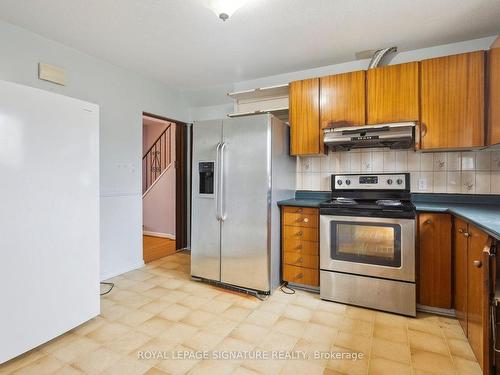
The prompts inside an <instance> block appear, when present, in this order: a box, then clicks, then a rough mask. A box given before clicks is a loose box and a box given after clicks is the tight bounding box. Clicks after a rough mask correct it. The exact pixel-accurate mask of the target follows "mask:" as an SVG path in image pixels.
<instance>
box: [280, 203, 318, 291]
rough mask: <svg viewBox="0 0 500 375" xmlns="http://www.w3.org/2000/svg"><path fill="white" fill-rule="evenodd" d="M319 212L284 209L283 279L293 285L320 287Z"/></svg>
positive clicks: (302, 208)
mask: <svg viewBox="0 0 500 375" xmlns="http://www.w3.org/2000/svg"><path fill="white" fill-rule="evenodd" d="M318 221H319V210H318V209H317V208H308V207H288V206H285V207H282V209H281V223H282V228H281V247H282V257H281V261H282V278H283V281H288V282H291V283H294V284H302V285H305V286H309V287H318V286H319V226H318Z"/></svg>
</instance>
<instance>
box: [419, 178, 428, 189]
mask: <svg viewBox="0 0 500 375" xmlns="http://www.w3.org/2000/svg"><path fill="white" fill-rule="evenodd" d="M418 190H420V191H425V190H427V179H426V178H419V179H418Z"/></svg>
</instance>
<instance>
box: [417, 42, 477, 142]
mask: <svg viewBox="0 0 500 375" xmlns="http://www.w3.org/2000/svg"><path fill="white" fill-rule="evenodd" d="M484 55H485V54H484V52H483V51H477V52H471V53H464V54H459V55H453V56H446V57H439V58H435V59H429V60H424V61H422V62H421V72H420V82H421V93H420V94H421V139H420V148H421V149H442V148H451V149H456V148H464V147H466V148H470V147H480V146H483V145H484Z"/></svg>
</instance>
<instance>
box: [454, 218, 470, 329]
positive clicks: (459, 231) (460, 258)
mask: <svg viewBox="0 0 500 375" xmlns="http://www.w3.org/2000/svg"><path fill="white" fill-rule="evenodd" d="M453 232H454V233H453V243H454V267H453V268H454V275H455V283H454V288H453V289H454V301H455V313H456V316H457V319H458V321H459V322H460V325H461V326H462V329H463V330H464V333H465V335H466V336H467V237H466V236H465V234H466V233H467V223H466V222H465V221H463V220H460V219H457V218H455V220H454V229H453Z"/></svg>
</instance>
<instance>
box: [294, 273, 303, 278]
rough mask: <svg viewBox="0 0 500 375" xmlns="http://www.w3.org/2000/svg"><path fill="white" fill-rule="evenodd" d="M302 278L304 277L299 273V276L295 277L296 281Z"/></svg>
mask: <svg viewBox="0 0 500 375" xmlns="http://www.w3.org/2000/svg"><path fill="white" fill-rule="evenodd" d="M303 277H304V275H303V274H301V273H299V274H298V275H297V277H296V278H297V279H302V278H303Z"/></svg>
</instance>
